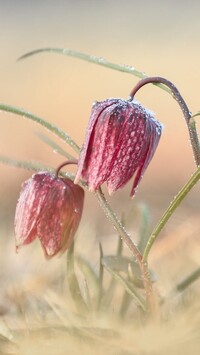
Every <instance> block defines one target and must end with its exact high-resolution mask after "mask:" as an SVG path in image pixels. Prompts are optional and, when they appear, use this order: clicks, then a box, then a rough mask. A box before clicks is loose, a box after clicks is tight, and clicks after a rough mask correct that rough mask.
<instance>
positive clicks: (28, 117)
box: [0, 104, 80, 153]
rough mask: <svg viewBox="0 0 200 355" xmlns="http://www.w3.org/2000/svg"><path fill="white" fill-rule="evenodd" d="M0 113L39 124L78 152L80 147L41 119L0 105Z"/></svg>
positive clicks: (12, 107) (17, 109) (23, 111)
mask: <svg viewBox="0 0 200 355" xmlns="http://www.w3.org/2000/svg"><path fill="white" fill-rule="evenodd" d="M0 111H4V112H9V113H13V114H16V115H19V116H22V117H24V118H26V119H29V120H31V121H34V122H37V123H39V124H40V125H41V126H43V127H45V128H47V129H48V130H49V131H50V132H52V133H54V134H55V135H56V136H58V137H59V138H61V139H62V140H63V141H64V142H65V143H67V144H68V145H69V146H70V147H71V148H72V149H74V151H75V152H76V153H79V152H80V147H79V146H78V145H77V144H76V143H75V142H74V140H73V139H72V138H71V137H70V136H69V135H68V134H67V133H66V132H65V131H63V130H62V129H61V128H58V127H57V126H55V125H53V124H51V123H49V122H48V121H46V120H44V119H43V118H41V117H38V116H36V115H33V114H32V113H30V112H28V111H26V110H24V109H20V108H17V107H14V106H10V105H5V104H0Z"/></svg>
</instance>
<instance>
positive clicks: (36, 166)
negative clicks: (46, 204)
mask: <svg viewBox="0 0 200 355" xmlns="http://www.w3.org/2000/svg"><path fill="white" fill-rule="evenodd" d="M0 162H1V163H3V164H5V165H9V166H12V167H14V168H21V169H25V170H31V171H35V172H37V171H49V172H52V173H54V172H55V169H53V168H52V167H49V166H46V165H44V164H43V163H40V162H37V161H27V160H17V159H13V158H10V157H6V156H3V155H0ZM60 175H62V176H63V177H68V178H69V179H71V180H72V181H73V180H74V174H71V173H62V172H61V173H60ZM82 186H84V184H83V183H82Z"/></svg>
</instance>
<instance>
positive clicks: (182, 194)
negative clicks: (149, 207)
mask: <svg viewBox="0 0 200 355" xmlns="http://www.w3.org/2000/svg"><path fill="white" fill-rule="evenodd" d="M199 179H200V167H199V168H198V169H197V170H196V171H195V173H194V174H193V175H192V176H191V178H190V179H189V181H188V182H187V183H186V184H185V185H184V186H183V188H182V189H181V190H180V192H179V193H178V194H177V195H176V197H175V198H174V200H173V201H172V202H171V203H170V205H169V207H168V208H167V210H166V211H165V213H164V214H163V216H162V217H161V219H160V221H159V223H158V224H157V226H156V227H155V228H154V230H153V232H152V233H151V235H150V237H149V240H148V242H147V245H146V248H145V250H144V254H143V261H144V262H146V261H147V259H148V255H149V252H150V250H151V248H152V246H153V244H154V242H155V240H156V239H157V237H158V235H159V233H160V232H161V230H162V229H163V228H164V226H165V224H166V223H167V221H168V220H169V218H170V217H171V215H172V214H173V213H174V211H175V210H176V208H177V207H178V206H179V205H180V203H181V202H182V200H183V199H184V198H185V197H186V196H187V194H188V193H189V192H190V190H191V189H192V188H193V187H194V186H195V185H196V183H197V182H198V181H199Z"/></svg>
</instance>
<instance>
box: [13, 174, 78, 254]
mask: <svg viewBox="0 0 200 355" xmlns="http://www.w3.org/2000/svg"><path fill="white" fill-rule="evenodd" d="M83 201H84V190H83V189H82V188H81V187H80V186H78V185H75V184H74V183H73V182H72V181H71V180H70V179H68V178H60V177H57V176H55V175H53V174H50V173H49V172H40V173H36V174H34V175H33V176H32V177H31V178H30V179H29V180H27V181H25V182H24V184H23V185H22V190H21V193H20V197H19V200H18V203H17V206H16V213H15V235H16V246H17V248H19V247H20V246H22V245H26V244H29V243H31V242H32V241H33V240H34V239H35V238H36V237H38V238H39V239H40V242H41V244H42V247H43V249H44V252H45V255H46V256H47V257H52V256H54V255H55V254H57V253H59V252H60V253H63V252H64V251H65V250H66V249H68V248H69V247H70V244H71V242H72V241H73V238H74V234H75V232H76V230H77V228H78V225H79V222H80V219H81V215H82V210H83Z"/></svg>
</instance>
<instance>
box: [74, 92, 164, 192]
mask: <svg viewBox="0 0 200 355" xmlns="http://www.w3.org/2000/svg"><path fill="white" fill-rule="evenodd" d="M161 131H162V125H161V124H160V123H159V122H158V121H157V120H155V118H154V117H153V115H152V113H151V112H149V111H148V110H146V109H145V108H144V107H143V106H142V105H141V104H139V103H138V102H137V101H135V100H132V101H130V100H122V99H107V100H105V101H102V102H97V103H96V104H94V106H93V108H92V112H91V116H90V120H89V125H88V128H87V132H86V137H85V142H84V144H83V147H82V151H81V155H80V158H79V162H78V170H77V175H76V178H75V183H76V182H78V181H79V179H80V177H82V178H83V179H85V180H86V182H87V183H88V187H89V190H91V191H95V190H97V189H98V188H99V187H100V186H101V185H102V184H103V183H104V182H106V183H107V187H108V191H109V193H110V194H111V193H113V192H114V191H116V190H118V189H119V188H122V187H123V186H124V185H125V184H126V183H127V182H128V181H129V180H130V178H131V177H132V176H133V175H135V178H134V183H133V187H132V190H131V196H134V193H135V190H136V188H137V186H138V184H139V182H140V180H141V178H142V176H143V174H144V172H145V170H146V168H147V166H148V165H149V163H150V161H151V159H152V157H153V155H154V152H155V150H156V147H157V145H158V142H159V139H160V135H161Z"/></svg>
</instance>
